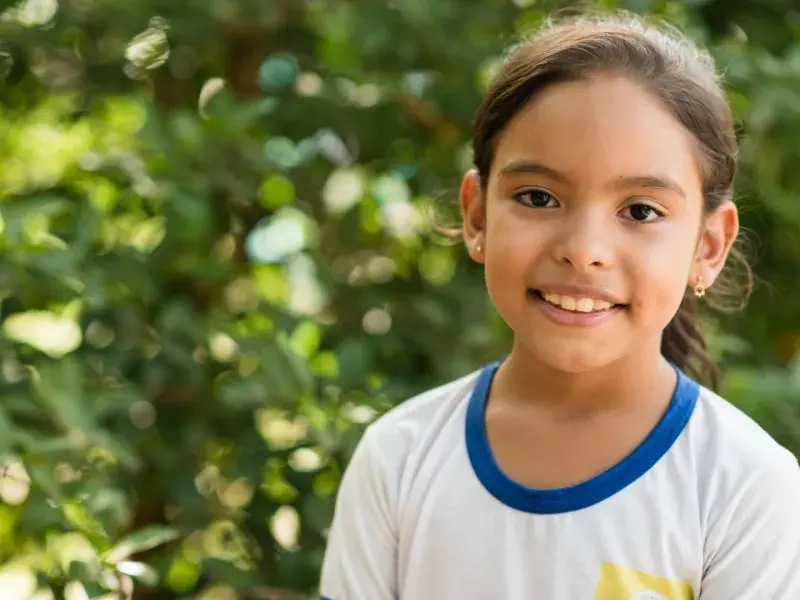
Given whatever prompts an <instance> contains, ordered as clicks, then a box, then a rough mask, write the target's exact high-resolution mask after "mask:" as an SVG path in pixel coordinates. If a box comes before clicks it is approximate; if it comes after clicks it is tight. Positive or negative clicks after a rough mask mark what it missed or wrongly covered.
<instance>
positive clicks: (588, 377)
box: [492, 339, 675, 414]
mask: <svg viewBox="0 0 800 600" xmlns="http://www.w3.org/2000/svg"><path fill="white" fill-rule="evenodd" d="M651 345H652V347H650V346H651ZM674 386H675V371H674V369H673V368H672V366H671V365H670V364H669V362H667V360H666V359H665V358H664V357H663V356H662V354H661V340H660V339H656V340H654V341H653V343H652V344H648V347H647V348H640V349H637V352H634V353H631V354H630V355H628V356H624V357H622V358H620V359H619V360H617V361H615V362H613V363H611V364H608V365H605V366H603V367H602V368H599V369H595V370H592V371H585V372H577V373H576V372H567V371H562V370H559V369H556V368H554V367H551V366H550V365H547V364H545V363H543V362H542V361H540V360H538V359H537V358H536V357H534V356H533V355H531V354H530V352H529V351H527V349H525V348H524V347H523V346H522V345H521V344H519V343H517V342H515V343H514V346H513V349H512V351H511V353H510V354H509V356H508V358H506V360H505V361H504V362H503V364H502V365H501V366H500V368H499V370H498V372H497V375H496V376H495V381H494V383H493V385H492V389H493V392H494V393H493V394H492V395H493V396H495V397H496V398H498V399H500V400H501V402H504V403H505V402H508V403H515V404H520V403H524V404H527V405H535V406H538V407H540V408H542V409H547V410H553V411H554V412H560V413H565V414H585V413H593V412H596V411H602V410H615V409H622V408H626V407H629V406H631V405H632V404H635V405H637V406H639V407H641V404H642V399H643V398H648V397H654V398H655V399H656V400H658V399H660V398H662V397H663V395H664V392H665V391H666V390H672V389H673V388H674ZM670 395H671V394H670Z"/></svg>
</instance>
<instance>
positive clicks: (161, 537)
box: [104, 525, 180, 564]
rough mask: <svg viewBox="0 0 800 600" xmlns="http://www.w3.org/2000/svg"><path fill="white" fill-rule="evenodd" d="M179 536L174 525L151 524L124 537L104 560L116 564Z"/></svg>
mask: <svg viewBox="0 0 800 600" xmlns="http://www.w3.org/2000/svg"><path fill="white" fill-rule="evenodd" d="M179 536H180V532H179V531H178V530H177V529H174V528H172V527H166V526H164V525H151V526H149V527H145V528H144V529H140V530H139V531H136V532H134V533H132V534H131V535H130V536H128V537H127V538H125V539H123V540H122V541H121V542H119V543H118V544H117V545H116V546H114V547H113V548H111V550H109V551H108V553H107V554H106V555H105V557H104V560H105V561H106V562H108V563H111V564H115V563H118V562H119V561H121V560H122V559H124V558H128V557H129V556H131V555H133V554H138V553H139V552H144V551H145V550H152V549H153V548H157V547H158V546H160V545H162V544H166V543H167V542H171V541H172V540H174V539H177V538H178V537H179Z"/></svg>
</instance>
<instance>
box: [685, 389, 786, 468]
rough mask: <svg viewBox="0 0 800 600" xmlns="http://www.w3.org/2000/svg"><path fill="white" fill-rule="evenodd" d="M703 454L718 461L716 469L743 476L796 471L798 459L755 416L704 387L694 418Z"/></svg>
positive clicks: (694, 425) (697, 438)
mask: <svg viewBox="0 0 800 600" xmlns="http://www.w3.org/2000/svg"><path fill="white" fill-rule="evenodd" d="M690 427H692V428H693V430H694V431H693V432H692V433H694V434H695V435H694V439H695V440H696V442H697V446H698V447H697V449H698V450H699V453H698V455H699V456H701V457H702V456H705V457H707V458H708V459H709V461H712V462H713V463H715V470H719V469H720V468H722V469H724V470H725V471H727V472H734V473H735V472H740V473H741V475H742V476H746V475H747V474H750V475H752V474H754V473H766V472H770V471H773V470H775V469H777V470H778V471H779V472H786V471H787V470H789V471H791V472H793V471H795V470H797V469H798V463H797V459H796V458H795V457H794V455H793V454H791V453H790V452H789V450H787V449H786V448H784V447H783V446H781V445H780V444H779V443H778V442H777V441H775V439H774V438H773V437H772V436H771V435H770V434H769V433H768V432H767V431H766V430H765V429H764V428H763V427H762V426H761V425H759V424H758V423H757V422H756V421H755V420H754V419H752V418H751V417H750V416H749V415H747V414H746V413H744V412H743V411H742V410H741V409H739V408H737V407H736V406H734V405H733V404H731V403H730V402H728V401H727V400H725V399H724V398H722V397H720V396H719V395H717V394H715V393H714V392H712V391H711V390H708V389H706V388H703V387H700V393H699V397H698V399H697V406H696V407H695V414H694V415H693V417H692V419H691V420H690ZM798 473H800V471H798Z"/></svg>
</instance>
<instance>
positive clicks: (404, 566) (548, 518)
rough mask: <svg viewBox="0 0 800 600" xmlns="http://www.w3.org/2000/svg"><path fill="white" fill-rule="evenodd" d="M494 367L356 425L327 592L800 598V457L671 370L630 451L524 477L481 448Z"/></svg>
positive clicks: (511, 598)
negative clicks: (659, 402)
mask: <svg viewBox="0 0 800 600" xmlns="http://www.w3.org/2000/svg"><path fill="white" fill-rule="evenodd" d="M498 366H499V364H498V363H493V364H491V365H488V366H486V367H485V368H483V369H481V370H480V371H477V372H475V373H472V374H470V375H468V376H466V377H463V378H461V379H459V380H457V381H454V382H451V383H448V384H446V385H443V386H441V387H438V388H436V389H433V390H430V391H428V392H425V393H423V394H421V395H419V396H417V397H415V398H412V399H411V400H409V401H407V402H405V403H403V404H401V405H400V406H398V407H396V408H394V409H392V410H391V411H389V412H388V413H386V414H385V415H383V416H382V417H380V418H379V419H378V420H376V421H375V422H374V423H372V424H371V425H370V426H369V427H368V428H367V431H366V432H365V434H364V437H363V438H362V440H361V442H360V443H359V445H358V447H357V449H356V451H355V453H354V455H353V457H352V460H351V462H350V464H349V466H348V468H347V470H346V472H345V475H344V477H343V480H342V484H341V487H340V490H339V495H338V498H337V502H336V510H335V516H334V520H333V524H332V526H331V530H330V534H329V539H328V548H327V551H326V554H325V560H324V564H323V569H322V580H321V586H320V592H321V594H322V598H323V599H324V600H484V599H486V600H501V599H502V600H572V599H574V600H689V599H699V600H800V469H798V463H797V459H796V458H795V457H794V456H793V455H792V454H791V453H790V452H789V451H788V450H786V449H785V448H783V447H782V446H780V445H779V444H778V443H777V442H775V441H774V440H773V439H772V438H771V437H770V436H769V435H768V434H767V433H766V432H765V431H764V430H763V429H762V428H761V427H760V426H759V425H758V424H757V423H755V422H754V421H753V420H752V419H751V418H749V417H748V416H746V415H745V414H744V413H743V412H741V411H740V410H739V409H737V408H735V407H734V406H733V405H731V404H729V403H728V402H726V401H725V400H723V399H722V398H720V397H719V396H717V395H715V394H714V393H712V392H711V391H710V390H707V389H705V388H703V387H701V386H699V385H698V384H697V383H695V382H694V381H692V380H690V379H689V378H688V377H686V376H685V375H684V374H683V373H681V372H680V371H679V372H678V383H677V386H676V389H675V392H674V394H673V397H672V399H671V402H670V405H669V408H668V409H667V411H666V413H665V414H664V416H663V417H662V418H661V420H660V421H659V423H658V424H657V425H656V426H655V428H654V429H653V430H652V432H651V433H650V434H649V435H648V437H647V438H646V439H645V440H644V441H643V442H642V443H641V444H640V445H639V446H638V447H637V448H636V449H635V450H634V451H633V452H632V453H631V454H630V455H629V456H628V457H627V458H625V459H624V460H622V461H621V462H620V463H618V464H617V465H615V466H614V467H612V468H611V469H609V470H608V471H605V472H604V473H602V474H600V475H598V476H597V477H594V478H593V479H590V480H588V481H586V482H583V483H580V484H578V485H575V486H571V487H567V488H562V489H556V490H535V489H531V488H527V487H525V486H522V485H520V484H519V483H517V482H515V481H513V480H511V479H510V478H509V477H507V476H506V475H505V474H504V473H503V472H502V471H501V470H500V468H499V467H498V465H497V464H496V462H495V460H494V458H493V456H492V453H491V449H490V446H489V442H488V439H487V434H486V428H485V414H484V413H485V408H486V401H487V397H488V394H489V388H490V386H491V382H492V378H493V377H494V374H495V372H496V370H497V367H498Z"/></svg>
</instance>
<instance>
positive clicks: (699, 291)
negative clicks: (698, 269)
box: [694, 275, 706, 298]
mask: <svg viewBox="0 0 800 600" xmlns="http://www.w3.org/2000/svg"><path fill="white" fill-rule="evenodd" d="M694 295H695V296H697V297H698V298H702V297H703V296H705V295H706V286H705V285H704V284H703V276H702V275H698V276H697V283H695V284H694Z"/></svg>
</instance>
